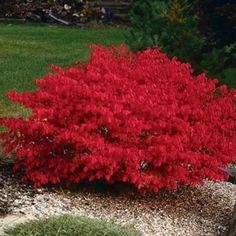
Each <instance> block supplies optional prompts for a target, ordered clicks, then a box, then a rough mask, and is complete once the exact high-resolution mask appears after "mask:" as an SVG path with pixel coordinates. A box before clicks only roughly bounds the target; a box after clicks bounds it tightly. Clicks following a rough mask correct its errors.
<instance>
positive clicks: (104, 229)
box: [6, 215, 139, 236]
mask: <svg viewBox="0 0 236 236" xmlns="http://www.w3.org/2000/svg"><path fill="white" fill-rule="evenodd" d="M78 235H81V236H105V235H106V236H138V235H139V234H138V232H135V231H132V230H129V229H126V228H123V227H121V226H118V225H116V224H113V223H108V222H103V221H100V220H95V219H88V218H84V217H78V216H77V217H76V216H69V215H65V216H60V217H51V218H49V219H40V220H33V221H30V222H28V223H24V224H19V225H17V226H15V227H13V228H10V229H7V230H6V236H78Z"/></svg>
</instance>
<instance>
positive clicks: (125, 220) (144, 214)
mask: <svg viewBox="0 0 236 236" xmlns="http://www.w3.org/2000/svg"><path fill="white" fill-rule="evenodd" d="M19 186H20V185H19ZM19 186H18V187H17V188H15V191H19V195H18V196H17V197H16V198H15V199H13V201H12V202H11V204H10V206H9V209H10V211H11V214H13V215H18V216H19V219H20V216H21V215H22V216H23V215H25V216H24V217H26V218H27V219H30V218H35V217H43V216H51V215H61V214H67V213H69V214H78V215H83V216H87V217H92V218H99V219H107V220H113V221H115V222H117V223H120V224H122V225H127V226H131V227H134V228H136V229H137V230H139V231H141V232H142V235H144V236H159V235H160V236H161V235H163V236H164V235H165V236H166V235H168V236H171V235H175V236H178V235H180V236H188V235H189V236H201V235H202V236H208V235H209V236H210V235H212V236H216V235H224V233H225V232H226V231H227V226H228V222H229V219H230V217H231V214H232V209H233V205H234V203H235V201H236V185H234V184H231V183H228V182H219V183H213V182H210V181H206V182H205V185H204V186H203V187H201V186H197V187H183V188H182V189H180V190H177V191H175V192H168V191H161V192H159V193H157V194H153V195H150V196H146V197H142V196H140V195H138V194H136V193H134V192H132V191H127V189H126V190H124V192H123V193H122V192H120V193H113V192H112V191H100V192H99V191H97V192H96V191H95V192H91V191H90V192H89V191H84V190H77V191H69V190H54V191H49V190H47V189H39V190H37V191H33V190H32V192H30V194H29V192H28V191H26V190H25V192H24V190H23V191H22V190H19V189H18V188H19ZM8 187H9V185H8ZM14 196H16V194H15V195H14ZM3 219H4V218H2V221H3Z"/></svg>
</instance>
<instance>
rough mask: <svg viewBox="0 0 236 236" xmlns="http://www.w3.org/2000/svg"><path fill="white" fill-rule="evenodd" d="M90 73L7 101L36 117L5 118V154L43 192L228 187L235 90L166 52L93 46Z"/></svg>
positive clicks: (60, 77)
mask: <svg viewBox="0 0 236 236" xmlns="http://www.w3.org/2000/svg"><path fill="white" fill-rule="evenodd" d="M93 49H94V51H93V53H92V54H91V57H90V59H89V60H88V62H86V63H82V62H79V63H78V65H77V66H76V67H69V68H67V69H61V68H59V67H56V66H52V69H54V70H55V71H56V73H50V74H48V75H46V76H45V77H44V78H43V79H40V80H37V81H36V84H37V90H36V91H34V92H24V93H18V92H16V91H12V92H10V93H8V97H9V98H10V99H11V100H12V101H14V102H19V103H21V104H23V105H24V106H26V107H28V108H30V109H32V114H31V116H29V117H28V118H27V119H22V118H3V119H1V123H2V124H3V125H5V126H6V127H7V128H8V131H7V132H5V133H4V134H3V135H2V136H1V138H2V140H3V141H4V148H5V152H6V153H7V152H15V153H16V158H17V161H18V162H17V164H16V167H15V168H16V169H19V168H22V169H23V170H24V171H25V176H24V178H23V180H28V181H31V182H33V184H34V186H36V187H37V186H41V185H45V184H49V183H50V184H59V183H60V184H71V183H78V182H80V181H82V180H89V181H94V180H103V181H106V182H107V183H114V182H127V183H131V184H133V185H134V186H135V187H136V188H137V189H139V190H140V191H158V190H160V189H162V188H164V187H168V188H171V189H175V188H177V187H178V186H179V185H182V184H190V185H194V184H197V183H202V182H203V180H204V179H205V178H208V179H211V180H222V179H225V178H227V175H226V173H225V171H224V169H225V168H226V166H227V164H228V163H230V162H234V161H235V153H236V146H235V143H236V142H235V118H236V110H235V103H234V102H235V95H236V93H235V90H233V89H232V90H230V91H229V90H227V87H226V86H220V87H217V81H216V80H208V79H207V77H206V76H205V75H204V74H201V75H198V76H194V75H193V70H192V69H191V66H190V65H189V64H183V63H180V62H179V61H178V60H177V59H176V58H173V59H169V58H168V57H167V56H166V54H164V53H162V52H160V51H159V50H158V49H148V50H146V51H144V52H138V53H132V52H130V51H129V50H128V49H127V48H126V47H125V46H120V47H119V48H116V47H108V48H105V47H102V46H94V47H93Z"/></svg>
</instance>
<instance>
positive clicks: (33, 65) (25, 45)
mask: <svg viewBox="0 0 236 236" xmlns="http://www.w3.org/2000/svg"><path fill="white" fill-rule="evenodd" d="M123 41H124V38H123V30H122V29H120V28H78V27H64V26H58V25H38V24H22V23H9V22H0V112H1V113H3V114H4V115H16V116H24V115H25V114H27V110H25V109H23V108H22V107H20V106H18V105H13V104H12V103H10V102H9V101H8V99H6V97H5V94H6V92H7V91H9V90H13V89H15V90H17V91H32V90H34V89H35V87H36V86H35V84H34V80H35V79H38V78H40V77H41V76H43V75H45V74H46V73H47V72H49V68H48V66H49V65H50V64H55V65H58V66H61V67H66V66H68V65H73V64H74V63H75V62H76V61H78V60H82V61H85V60H87V59H88V57H89V53H90V49H89V45H91V44H102V45H105V46H108V45H111V44H114V45H119V44H121V43H122V42H123Z"/></svg>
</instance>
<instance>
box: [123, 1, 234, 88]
mask: <svg viewBox="0 0 236 236" xmlns="http://www.w3.org/2000/svg"><path fill="white" fill-rule="evenodd" d="M226 2H227V1H223V0H222V1H221V2H219V1H218V0H215V1H212V0H206V1H199V0H194V1H190V0H158V1H157V0H134V1H133V3H132V7H131V12H130V17H131V27H130V29H129V30H128V31H127V32H126V34H125V36H126V42H127V44H128V45H129V47H130V48H131V49H132V50H133V51H137V50H143V49H145V48H147V47H159V48H160V49H161V50H162V51H164V52H165V53H167V54H168V56H170V57H173V56H177V57H178V58H179V59H180V60H181V61H184V62H190V63H191V64H192V65H193V67H194V69H195V72H196V73H200V72H202V71H204V72H206V73H207V74H208V76H210V77H218V78H220V79H221V83H222V82H224V83H226V84H227V85H228V86H229V87H236V78H232V73H228V72H224V70H227V69H229V68H231V71H232V70H233V68H236V43H235V42H236V40H234V41H233V40H232V38H231V37H230V35H231V34H234V29H236V24H235V23H236V20H235V19H234V18H233V17H232V16H231V17H229V16H228V15H229V14H228V15H227V14H226V12H227V10H228V13H229V10H230V8H229V7H227V8H226V7H225V5H224V4H226ZM227 6H228V5H227ZM235 6H236V5H235ZM232 7H233V5H232ZM205 8H207V9H211V10H212V12H211V11H208V12H206V11H205V10H204V11H203V9H205ZM235 9H236V8H235ZM228 18H229V19H228ZM219 22H221V24H222V27H223V26H224V27H225V28H224V29H223V31H224V33H225V35H220V33H219V32H218V31H219V30H218V28H217V27H216V25H217V24H218V25H219V24H220V23H219ZM232 25H233V26H234V27H231V26H232ZM227 30H228V31H229V32H228V31H227ZM219 37H221V38H219ZM224 37H225V39H224ZM229 74H230V75H231V76H230V77H227V78H226V77H225V76H228V75H229ZM233 74H234V73H233Z"/></svg>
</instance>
